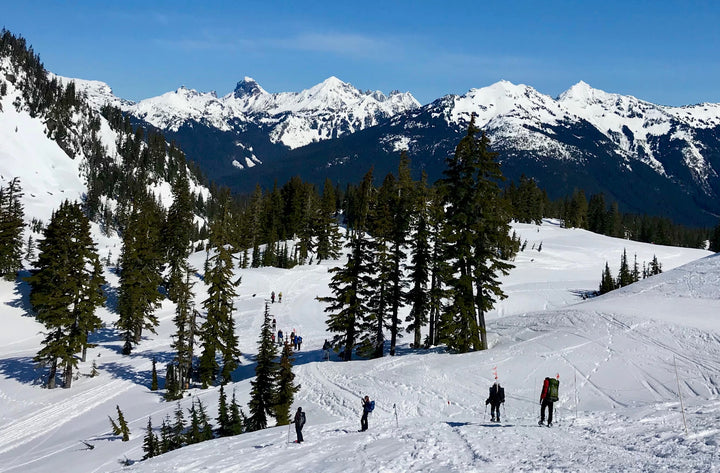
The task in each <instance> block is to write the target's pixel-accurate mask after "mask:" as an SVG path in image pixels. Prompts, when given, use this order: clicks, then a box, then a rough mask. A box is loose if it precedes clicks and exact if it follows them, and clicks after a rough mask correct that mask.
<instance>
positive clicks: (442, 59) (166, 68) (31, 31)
mask: <svg viewBox="0 0 720 473" xmlns="http://www.w3.org/2000/svg"><path fill="white" fill-rule="evenodd" d="M719 25H720V2H715V1H691V0H688V1H684V2H681V1H663V0H656V1H632V0H625V1H615V0H605V1H598V2H586V1H581V0H576V1H552V0H548V1H542V0H536V1H512V0H506V1H482V0H476V1H473V2H470V1H462V2H460V1H454V0H444V1H427V2H423V1H414V2H410V1H392V0H385V1H383V2H378V1H359V0H356V1H350V2H348V1H343V0H335V1H332V2H325V1H315V2H301V1H295V2H284V1H271V0H266V1H243V0H235V1H227V2H221V1H211V0H208V1H205V2H190V1H182V0H175V1H171V2H165V1H159V2H152V1H145V2H139V1H135V0H124V1H122V2H103V1H75V2H70V1H32V0H29V1H27V2H19V1H15V0H13V1H9V0H0V26H4V27H5V28H7V29H9V30H10V31H11V32H13V33H14V34H19V35H22V36H24V37H25V38H26V39H27V40H28V42H29V43H30V44H31V45H32V46H33V47H34V49H35V51H36V52H37V53H39V54H40V57H41V59H42V60H43V62H44V64H45V66H46V68H47V69H49V70H50V71H52V72H55V73H57V74H60V75H64V76H69V77H79V78H83V79H95V80H101V81H104V82H107V83H108V84H109V85H110V86H111V87H112V88H113V90H114V92H115V93H116V94H117V95H119V96H120V97H123V98H127V99H131V100H139V99H142V98H147V97H152V96H155V95H160V94H162V93H165V92H168V91H171V90H175V89H177V88H178V87H179V86H181V85H184V86H186V87H188V88H193V89H197V90H200V91H203V92H207V91H210V90H215V91H217V93H218V95H224V94H226V93H228V92H230V91H232V90H233V88H234V86H235V83H236V82H237V81H239V80H241V79H242V78H243V77H244V76H250V77H253V78H254V79H256V80H257V81H258V82H259V83H260V85H261V86H262V87H263V88H265V89H266V90H268V91H270V92H281V91H299V90H302V89H305V88H308V87H311V86H313V85H315V84H317V83H319V82H321V81H323V80H324V79H326V78H327V77H329V76H332V75H334V76H337V77H338V78H340V79H342V80H344V81H346V82H350V83H351V84H353V85H354V86H356V87H357V88H360V89H363V90H365V89H372V90H375V89H378V90H382V91H383V92H386V93H387V92H389V91H391V90H393V89H398V90H401V91H410V92H412V93H413V95H415V97H416V98H417V99H418V100H419V101H420V102H422V103H428V102H430V101H432V100H434V99H436V98H439V97H441V96H443V95H445V94H448V93H458V94H462V93H465V92H467V91H468V90H469V89H470V88H477V87H484V86H487V85H490V84H492V83H494V82H496V81H498V80H501V79H505V80H509V81H511V82H514V83H523V84H527V85H530V86H532V87H534V88H535V89H537V90H538V91H540V92H542V93H545V94H549V95H551V96H557V95H558V94H559V93H561V92H562V91H564V90H566V89H568V88H569V87H571V86H572V85H573V84H575V83H577V82H578V81H580V80H584V81H585V82H587V83H589V84H590V85H591V86H593V87H596V88H599V89H602V90H605V91H607V92H616V93H621V94H629V95H634V96H636V97H638V98H641V99H644V100H648V101H651V102H655V103H661V104H666V105H685V104H692V103H699V102H720V26H719Z"/></svg>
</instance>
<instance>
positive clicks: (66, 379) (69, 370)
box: [63, 362, 73, 389]
mask: <svg viewBox="0 0 720 473" xmlns="http://www.w3.org/2000/svg"><path fill="white" fill-rule="evenodd" d="M72 377H73V365H72V363H70V362H67V363H65V372H64V373H63V388H65V389H70V387H71V386H72Z"/></svg>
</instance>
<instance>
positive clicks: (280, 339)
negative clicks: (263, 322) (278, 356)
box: [278, 330, 283, 346]
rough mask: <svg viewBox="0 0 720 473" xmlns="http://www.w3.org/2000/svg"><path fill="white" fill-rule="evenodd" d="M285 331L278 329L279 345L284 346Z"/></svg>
mask: <svg viewBox="0 0 720 473" xmlns="http://www.w3.org/2000/svg"><path fill="white" fill-rule="evenodd" d="M282 339H283V333H282V330H278V345H280V346H282V343H283V340H282Z"/></svg>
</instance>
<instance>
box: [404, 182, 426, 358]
mask: <svg viewBox="0 0 720 473" xmlns="http://www.w3.org/2000/svg"><path fill="white" fill-rule="evenodd" d="M413 204H414V205H413V213H414V214H415V217H416V218H415V222H414V225H413V227H414V228H413V230H414V232H413V233H412V241H411V243H410V281H411V288H410V290H409V291H408V302H409V303H410V313H409V314H408V316H407V318H406V319H405V321H406V322H409V324H408V326H407V332H409V333H412V334H413V343H412V346H413V348H415V349H417V348H420V347H421V345H422V332H421V330H422V328H423V327H425V325H426V324H427V323H428V316H429V314H430V294H429V293H428V282H429V280H430V258H431V256H432V253H431V251H432V249H431V246H430V208H429V205H430V195H429V189H428V187H427V175H425V173H423V176H422V179H421V180H420V183H418V191H417V194H416V197H415V199H414V203H413Z"/></svg>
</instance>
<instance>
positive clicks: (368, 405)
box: [360, 396, 375, 432]
mask: <svg viewBox="0 0 720 473" xmlns="http://www.w3.org/2000/svg"><path fill="white" fill-rule="evenodd" d="M360 401H361V402H362V407H363V414H362V417H361V418H360V432H365V431H366V430H367V429H368V414H370V413H371V412H372V411H373V409H375V401H371V400H370V397H369V396H365V398H364V399H361V400H360Z"/></svg>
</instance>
